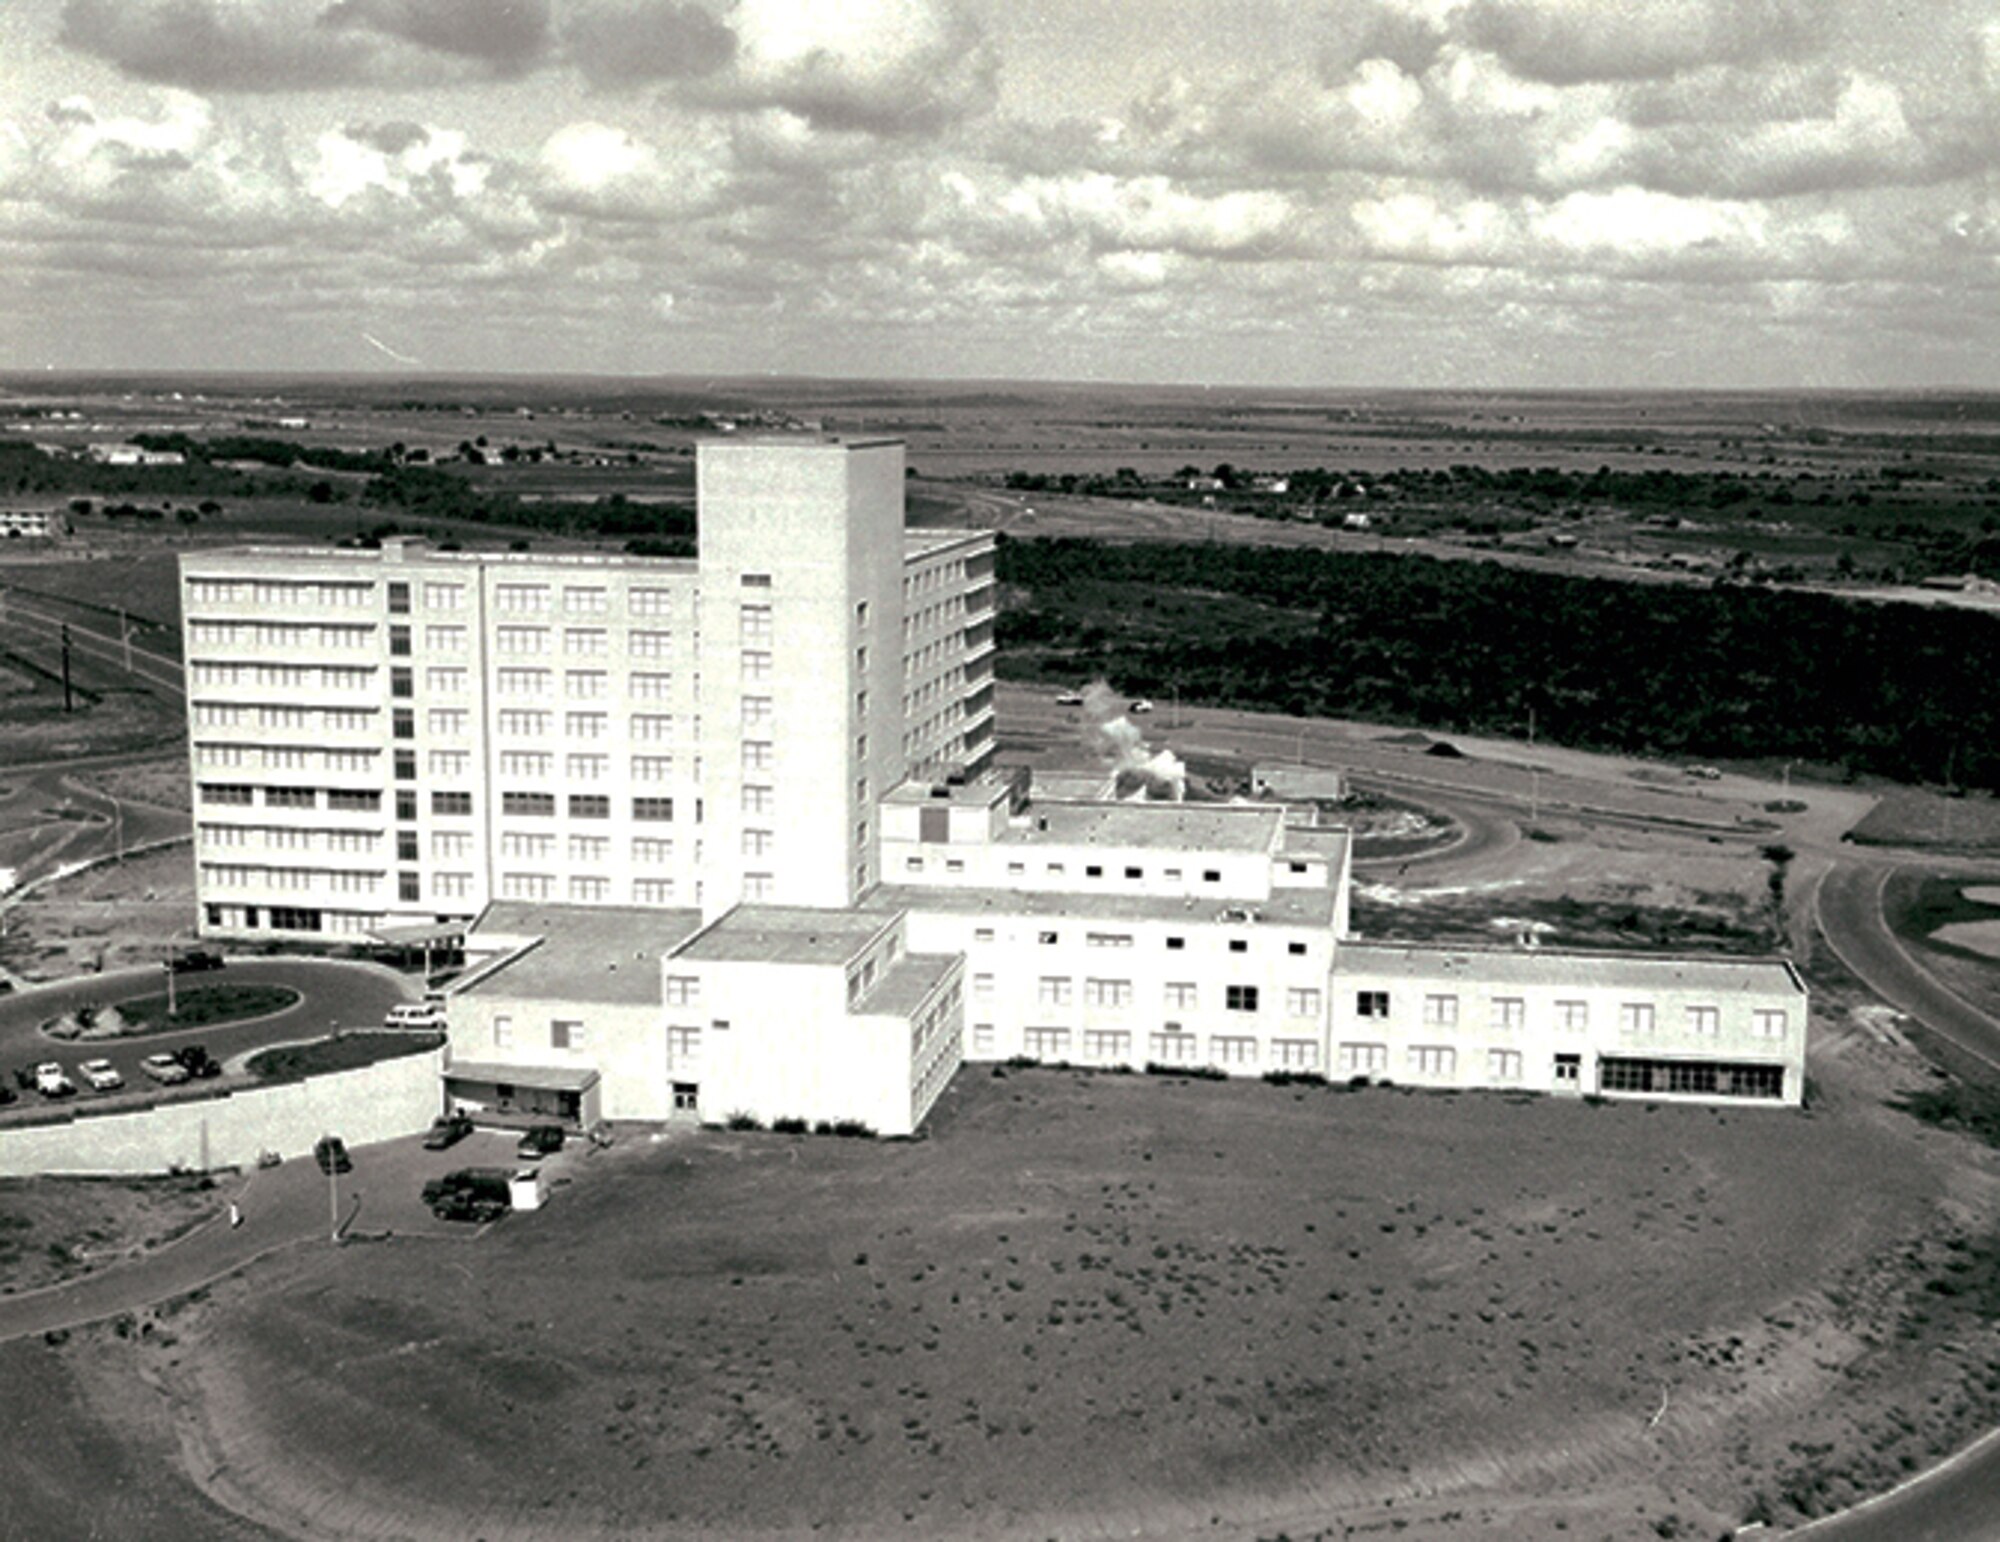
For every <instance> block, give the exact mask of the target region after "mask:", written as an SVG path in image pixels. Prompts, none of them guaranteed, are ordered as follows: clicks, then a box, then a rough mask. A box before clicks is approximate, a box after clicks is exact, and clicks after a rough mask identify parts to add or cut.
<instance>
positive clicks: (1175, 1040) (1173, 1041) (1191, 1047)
mask: <svg viewBox="0 0 2000 1542" xmlns="http://www.w3.org/2000/svg"><path fill="white" fill-rule="evenodd" d="M1196 1042H1197V1041H1196V1039H1195V1036H1194V1035H1193V1034H1191V1033H1188V1032H1186V1031H1185V1030H1183V1029H1182V1027H1181V1025H1180V1024H1179V1023H1168V1024H1167V1025H1166V1027H1165V1028H1164V1029H1163V1030H1161V1031H1160V1032H1159V1033H1156V1034H1153V1035H1151V1036H1150V1037H1149V1038H1148V1039H1147V1041H1146V1050H1147V1053H1148V1054H1149V1055H1150V1056H1151V1057H1152V1058H1153V1059H1154V1060H1157V1061H1158V1062H1159V1063H1160V1064H1161V1065H1192V1064H1193V1063H1194V1057H1195V1049H1196Z"/></svg>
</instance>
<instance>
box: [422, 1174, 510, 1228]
mask: <svg viewBox="0 0 2000 1542" xmlns="http://www.w3.org/2000/svg"><path fill="white" fill-rule="evenodd" d="M513 1176H514V1175H513V1173H512V1172H510V1171H509V1170H508V1169H507V1168H504V1167H461V1168H458V1169H456V1170H455V1171H453V1172H448V1173H446V1174H445V1175H444V1176H443V1177H442V1178H433V1179H431V1180H430V1181H429V1182H428V1183H426V1184H425V1185H424V1203H425V1204H426V1205H428V1206H429V1207H430V1211H431V1214H432V1215H434V1216H436V1217H437V1218H438V1219H439V1220H441V1221H490V1220H492V1219H493V1218H494V1217H495V1216H499V1215H505V1214H506V1213H507V1211H508V1210H510V1209H511V1208H512V1203H511V1196H512V1190H511V1189H510V1188H509V1184H510V1183H511V1181H512V1179H513Z"/></svg>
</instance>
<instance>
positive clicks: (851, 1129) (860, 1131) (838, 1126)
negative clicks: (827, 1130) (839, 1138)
mask: <svg viewBox="0 0 2000 1542" xmlns="http://www.w3.org/2000/svg"><path fill="white" fill-rule="evenodd" d="M833 1133H834V1134H835V1135H844V1136H847V1137H849V1138H850V1139H859V1140H873V1139H874V1138H875V1130H874V1127H873V1126H871V1125H869V1124H867V1123H866V1122H864V1121H863V1120H860V1119H836V1120H834V1122H833Z"/></svg>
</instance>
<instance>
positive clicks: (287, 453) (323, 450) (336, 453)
mask: <svg viewBox="0 0 2000 1542" xmlns="http://www.w3.org/2000/svg"><path fill="white" fill-rule="evenodd" d="M132 443H134V444H136V445H138V446H140V447H141V448H142V449H147V450H177V451H179V452H180V453H181V454H182V455H185V456H186V457H187V458H188V459H189V460H190V461H196V460H201V461H210V462H213V461H254V462H256V463H257V464H259V465H264V466H276V467H277V468H278V469H280V470H283V469H285V468H286V467H288V466H306V467H309V468H312V469H314V470H319V471H352V472H361V473H373V472H381V471H388V470H390V469H391V468H392V467H394V466H395V464H396V462H397V459H398V457H397V456H396V455H394V454H393V453H391V452H390V451H387V450H342V449H336V448H334V447H333V446H330V445H313V446H311V447H310V448H308V447H307V446H305V445H302V444H294V443H293V442H292V441H291V440H289V439H263V438H258V437H256V436H254V435H248V434H224V435H222V436H220V437H219V438H215V439H195V438H192V437H191V436H189V435H187V434H178V433H177V434H134V435H133V436H132Z"/></svg>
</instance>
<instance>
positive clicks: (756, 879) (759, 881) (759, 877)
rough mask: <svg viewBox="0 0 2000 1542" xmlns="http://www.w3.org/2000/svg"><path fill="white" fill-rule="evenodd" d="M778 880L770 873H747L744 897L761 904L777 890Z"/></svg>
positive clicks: (744, 878)
mask: <svg viewBox="0 0 2000 1542" xmlns="http://www.w3.org/2000/svg"><path fill="white" fill-rule="evenodd" d="M777 886H778V880H777V879H776V877H775V876H773V875H772V874H770V873H745V874H744V875H743V898H744V900H745V901H746V902H747V903H750V904H761V903H763V902H764V901H766V900H768V899H770V898H771V896H772V895H773V894H774V893H775V892H776V891H777Z"/></svg>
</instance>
